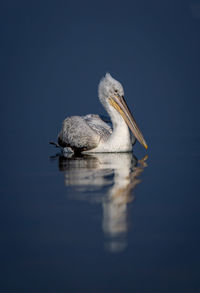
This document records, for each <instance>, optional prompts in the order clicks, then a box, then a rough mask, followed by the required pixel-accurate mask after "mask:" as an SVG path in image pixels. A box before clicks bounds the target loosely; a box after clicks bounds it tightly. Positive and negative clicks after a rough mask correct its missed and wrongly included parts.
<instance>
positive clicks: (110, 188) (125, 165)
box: [59, 153, 146, 252]
mask: <svg viewBox="0 0 200 293" xmlns="http://www.w3.org/2000/svg"><path fill="white" fill-rule="evenodd" d="M145 166H146V163H145V159H143V160H140V161H137V159H136V158H135V157H133V155H132V153H122V154H120V153H115V154H95V156H94V155H82V156H79V157H76V156H74V155H72V156H71V157H69V156H68V157H63V156H59V169H60V171H64V176H65V184H66V186H74V188H76V189H77V188H78V190H80V191H82V192H80V193H78V194H77V196H76V199H78V200H88V201H91V202H94V201H95V202H99V203H101V204H102V207H103V219H102V228H103V231H104V234H105V236H107V237H106V243H105V245H106V248H107V249H108V250H109V251H112V252H118V251H121V250H123V249H124V248H125V247H126V232H127V229H128V223H127V204H128V203H129V202H130V201H131V200H132V199H133V197H132V195H131V193H132V190H133V189H134V187H135V186H136V185H137V184H138V183H139V182H140V181H139V179H138V178H137V177H138V176H139V175H140V173H141V172H142V171H143V169H144V167H145ZM102 187H104V188H106V189H104V194H103V196H102V193H101V191H102V189H101V188H102ZM73 198H74V197H73Z"/></svg>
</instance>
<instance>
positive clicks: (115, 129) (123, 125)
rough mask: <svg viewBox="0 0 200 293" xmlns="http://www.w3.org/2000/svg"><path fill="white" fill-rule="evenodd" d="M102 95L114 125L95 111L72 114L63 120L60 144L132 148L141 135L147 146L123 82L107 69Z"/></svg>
mask: <svg viewBox="0 0 200 293" xmlns="http://www.w3.org/2000/svg"><path fill="white" fill-rule="evenodd" d="M98 95H99V100H100V102H101V103H102V105H103V107H104V108H105V110H106V111H107V113H108V115H109V116H110V119H111V123H112V125H110V124H109V121H108V119H106V118H105V117H102V116H99V115H94V114H89V115H86V116H72V117H68V118H66V119H65V120H64V121H63V124H62V129H61V131H60V133H59V135H58V145H57V146H60V147H62V148H63V150H64V151H66V152H74V153H77V152H79V153H80V152H83V153H89V152H93V153H105V152H106V153H109V152H110V153H114V152H130V151H132V145H133V144H134V143H135V140H136V139H137V140H138V141H139V142H140V143H141V144H142V145H143V146H144V147H145V148H147V144H146V142H145V140H144V137H143V135H142V133H141V131H140V130H139V128H138V126H137V124H136V121H135V119H134V118H133V115H132V114H131V112H130V110H129V108H128V106H127V104H126V101H125V99H124V90H123V87H122V85H121V83H120V82H118V81H117V80H115V79H114V78H113V77H112V76H111V75H110V74H109V73H107V74H106V75H105V77H103V78H102V80H101V81H100V83H99V88H98ZM129 129H130V130H131V132H132V134H133V135H132V134H131V133H130V131H129Z"/></svg>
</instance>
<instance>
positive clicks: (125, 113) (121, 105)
mask: <svg viewBox="0 0 200 293" xmlns="http://www.w3.org/2000/svg"><path fill="white" fill-rule="evenodd" d="M109 103H110V104H111V105H112V106H113V107H114V108H115V109H116V110H117V111H118V112H119V113H120V114H121V116H122V117H123V118H124V120H125V121H126V123H127V124H128V126H129V128H130V130H131V131H132V133H133V135H134V136H135V137H136V139H137V140H138V141H139V142H140V143H141V145H143V146H144V147H145V149H147V143H146V141H145V139H144V137H143V135H142V133H141V131H140V130H139V127H138V126H137V123H136V121H135V119H134V117H133V115H132V114H131V112H130V110H129V108H128V106H127V104H126V102H125V100H124V98H123V97H118V96H115V97H110V98H109Z"/></svg>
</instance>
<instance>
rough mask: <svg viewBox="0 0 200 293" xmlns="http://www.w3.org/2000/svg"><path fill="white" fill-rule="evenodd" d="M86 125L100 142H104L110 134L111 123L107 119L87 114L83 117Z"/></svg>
mask: <svg viewBox="0 0 200 293" xmlns="http://www.w3.org/2000/svg"><path fill="white" fill-rule="evenodd" d="M84 119H85V121H86V122H87V124H88V125H89V126H90V127H91V128H92V129H93V130H94V131H95V132H96V133H97V134H98V135H99V136H100V137H101V140H103V141H106V140H107V139H108V138H109V137H110V135H111V134H112V128H111V126H110V125H111V123H110V125H109V124H108V123H109V122H111V121H110V119H109V118H106V117H105V116H99V115H95V114H88V115H86V116H84ZM106 122H108V123H106Z"/></svg>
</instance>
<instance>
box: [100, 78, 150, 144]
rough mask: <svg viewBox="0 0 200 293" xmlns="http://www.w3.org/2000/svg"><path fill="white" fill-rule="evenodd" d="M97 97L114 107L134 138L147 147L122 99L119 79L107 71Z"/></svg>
mask: <svg viewBox="0 0 200 293" xmlns="http://www.w3.org/2000/svg"><path fill="white" fill-rule="evenodd" d="M98 92H99V99H100V101H101V102H102V104H103V105H104V107H105V108H106V109H107V110H108V111H109V108H110V106H111V108H112V109H113V108H114V109H115V110H116V111H117V112H118V113H119V114H120V115H121V116H122V117H123V119H124V121H125V122H126V124H127V125H128V126H129V128H130V130H131V131H132V133H133V135H134V136H135V137H136V139H137V140H138V141H139V142H140V143H141V144H142V145H143V146H144V147H145V148H146V149H147V144H146V141H145V139H144V137H143V135H142V133H141V131H140V130H139V128H138V126H137V123H136V121H135V119H134V117H133V115H132V114H131V112H130V110H129V108H128V106H127V104H126V101H125V99H124V90H123V87H122V85H121V83H120V82H119V81H117V80H116V79H114V78H113V77H112V76H111V75H110V74H109V73H106V75H105V77H103V78H102V80H101V81H100V83H99V91H98Z"/></svg>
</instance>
